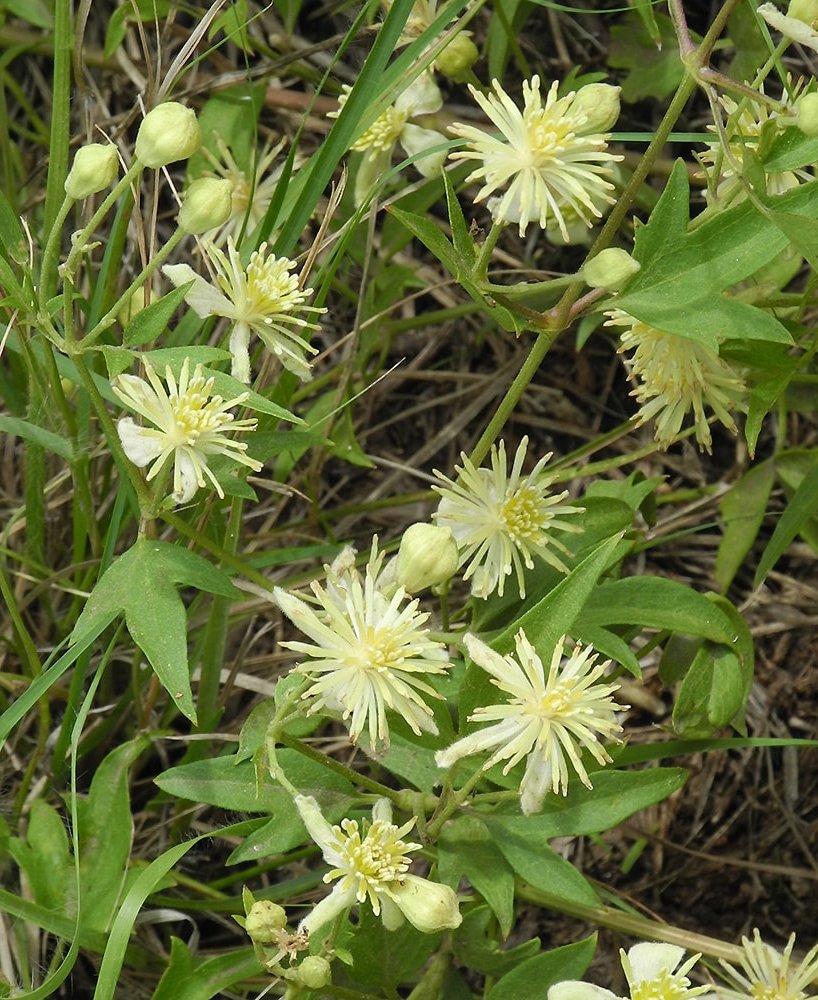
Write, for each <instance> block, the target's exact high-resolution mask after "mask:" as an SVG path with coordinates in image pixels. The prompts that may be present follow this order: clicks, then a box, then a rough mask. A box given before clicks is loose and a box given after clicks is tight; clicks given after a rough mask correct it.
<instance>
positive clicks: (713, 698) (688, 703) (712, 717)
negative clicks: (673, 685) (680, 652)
mask: <svg viewBox="0 0 818 1000" xmlns="http://www.w3.org/2000/svg"><path fill="white" fill-rule="evenodd" d="M745 691H746V686H745V682H744V671H743V670H742V664H741V660H740V659H739V657H738V655H737V654H736V653H735V652H733V650H732V649H728V648H727V647H725V646H714V645H713V644H712V643H708V642H705V643H703V644H702V646H701V648H700V649H699V651H698V653H697V654H696V657H695V659H694V660H693V663H692V664H691V665H690V669H689V670H688V671H687V674H686V675H685V678H684V680H683V681H682V686H681V688H680V689H679V693H678V694H677V696H676V704H675V705H674V706H673V728H674V729H675V730H676V732H677V733H679V735H680V736H685V737H686V738H688V739H701V738H704V737H707V736H712V735H713V734H714V733H716V732H717V731H718V730H720V729H723V728H724V727H725V726H726V725H728V724H729V723H730V721H731V720H732V719H733V718H734V717H735V716H736V715H737V714H739V713H740V712H741V710H742V708H743V707H744V701H745Z"/></svg>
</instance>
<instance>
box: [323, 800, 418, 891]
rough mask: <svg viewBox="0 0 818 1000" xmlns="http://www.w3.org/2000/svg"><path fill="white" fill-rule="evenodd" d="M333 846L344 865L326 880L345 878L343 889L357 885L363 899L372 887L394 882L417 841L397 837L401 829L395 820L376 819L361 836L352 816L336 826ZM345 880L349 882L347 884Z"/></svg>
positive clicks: (404, 870)
mask: <svg viewBox="0 0 818 1000" xmlns="http://www.w3.org/2000/svg"><path fill="white" fill-rule="evenodd" d="M332 832H333V834H334V837H335V841H334V843H333V844H332V847H333V849H334V850H335V851H336V852H337V853H338V855H339V856H340V858H341V865H339V867H338V868H335V869H333V870H332V871H331V872H329V873H328V874H327V875H325V876H324V880H325V881H326V882H330V881H332V879H335V878H343V880H344V881H343V882H342V886H343V888H351V887H352V886H353V885H354V886H355V888H356V895H357V897H358V899H359V900H363V898H364V897H365V895H366V894H367V893H371V892H372V890H374V889H376V888H378V887H380V886H382V885H385V884H388V883H389V882H394V881H396V880H397V879H400V877H401V876H402V875H403V874H404V873H405V872H406V870H407V869H408V868H409V864H410V859H409V858H407V857H406V854H407V853H408V852H409V851H412V850H415V849H416V845H415V844H407V843H406V842H405V841H403V840H401V839H400V837H399V836H398V833H399V832H400V830H399V828H398V827H397V826H395V824H394V823H385V822H383V821H382V820H376V821H375V822H374V823H373V824H372V826H370V828H369V830H368V831H367V834H366V836H365V837H364V838H363V840H362V839H361V834H360V831H359V829H358V824H357V822H356V821H355V820H353V819H345V820H342V821H341V825H340V827H338V826H334V827H333V828H332ZM344 883H346V884H344Z"/></svg>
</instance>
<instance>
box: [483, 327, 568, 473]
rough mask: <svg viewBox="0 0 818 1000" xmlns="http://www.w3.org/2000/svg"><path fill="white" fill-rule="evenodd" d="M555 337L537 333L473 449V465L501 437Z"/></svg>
mask: <svg viewBox="0 0 818 1000" xmlns="http://www.w3.org/2000/svg"><path fill="white" fill-rule="evenodd" d="M555 337H556V333H551V332H550V331H549V332H543V333H539V334H537V339H536V340H535V341H534V344H533V345H532V347H531V350H530V351H529V352H528V357H527V358H526V359H525V361H524V362H523V364H522V367H521V368H520V370H519V371H518V372H517V375H516V376H515V378H514V381H513V382H512V383H511V385H510V386H509V387H508V390H507V391H506V394H505V396H503V398H502V400H501V401H500V405H499V406H498V407H497V409H496V410H495V412H494V415H493V416H492V418H491V420H489V422H488V426H487V427H486V429H485V430H484V431H483V433H482V434H481V435H480V439H479V440H478V442H477V444H476V445H475V446H474V448H473V449H472V453H471V455H470V456H469V460H470V461H471V463H472V464H473V465H475V466H478V465H480V464H481V463H482V461H483V459H484V458H485V457H486V455H487V454H488V451H489V448H491V446H492V445H493V444H494V442H495V441H496V440H497V438H498V437H499V435H500V432H501V431H502V429H503V427H504V426H505V423H506V421H507V420H508V418H509V417H510V416H511V414H512V413H513V412H514V408H515V407H516V405H517V403H518V402H519V401H520V397H521V396H522V394H523V393H524V392H525V390H526V389H527V388H528V384H529V382H530V381H531V379H532V378H534V375H535V374H536V372H537V370H538V368H539V367H540V365H541V364H542V361H543V358H544V357H545V356H546V354H548V351H549V349H550V347H551V344H552V343H553V342H554V338H555Z"/></svg>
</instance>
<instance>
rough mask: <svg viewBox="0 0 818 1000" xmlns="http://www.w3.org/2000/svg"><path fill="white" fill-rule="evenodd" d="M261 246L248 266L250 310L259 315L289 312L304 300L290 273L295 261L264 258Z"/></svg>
mask: <svg viewBox="0 0 818 1000" xmlns="http://www.w3.org/2000/svg"><path fill="white" fill-rule="evenodd" d="M265 250H266V246H265V245H262V246H261V247H259V249H258V250H257V251H256V252H255V253H254V254H253V256H252V257H251V258H250V263H249V264H248V265H247V311H248V313H251V314H255V315H258V316H274V315H276V314H279V313H286V312H290V311H291V310H292V309H294V308H295V307H296V306H298V305H300V303H301V302H303V301H304V299H305V297H306V294H305V293H304V292H303V291H302V290H301V289H300V288H299V287H298V277H297V276H296V275H294V274H290V271H291V270H292V269H293V268H294V267H295V261H292V260H289V259H288V258H287V257H273V256H272V255H271V256H269V257H266V256H265Z"/></svg>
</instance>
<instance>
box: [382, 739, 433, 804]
mask: <svg viewBox="0 0 818 1000" xmlns="http://www.w3.org/2000/svg"><path fill="white" fill-rule="evenodd" d="M379 762H380V763H381V764H382V765H383V766H384V767H385V768H386V769H387V771H390V772H391V773H392V774H395V775H397V776H398V777H399V778H400V779H401V780H402V781H408V782H409V783H410V784H411V785H414V787H415V788H417V789H418V790H419V791H421V792H431V791H432V790H433V789H434V787H435V785H438V784H440V777H441V771H440V768H439V767H438V766H437V764H435V752H434V750H432V749H429V748H428V747H424V746H419V745H418V738H417V737H413V738H412V739H407V738H405V737H403V736H401V735H400V734H399V733H395V732H394V730H393V732H392V733H391V735H390V743H389V749H388V750H386V751H384V753H383V754H382V755H381V756H380V757H379Z"/></svg>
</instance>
